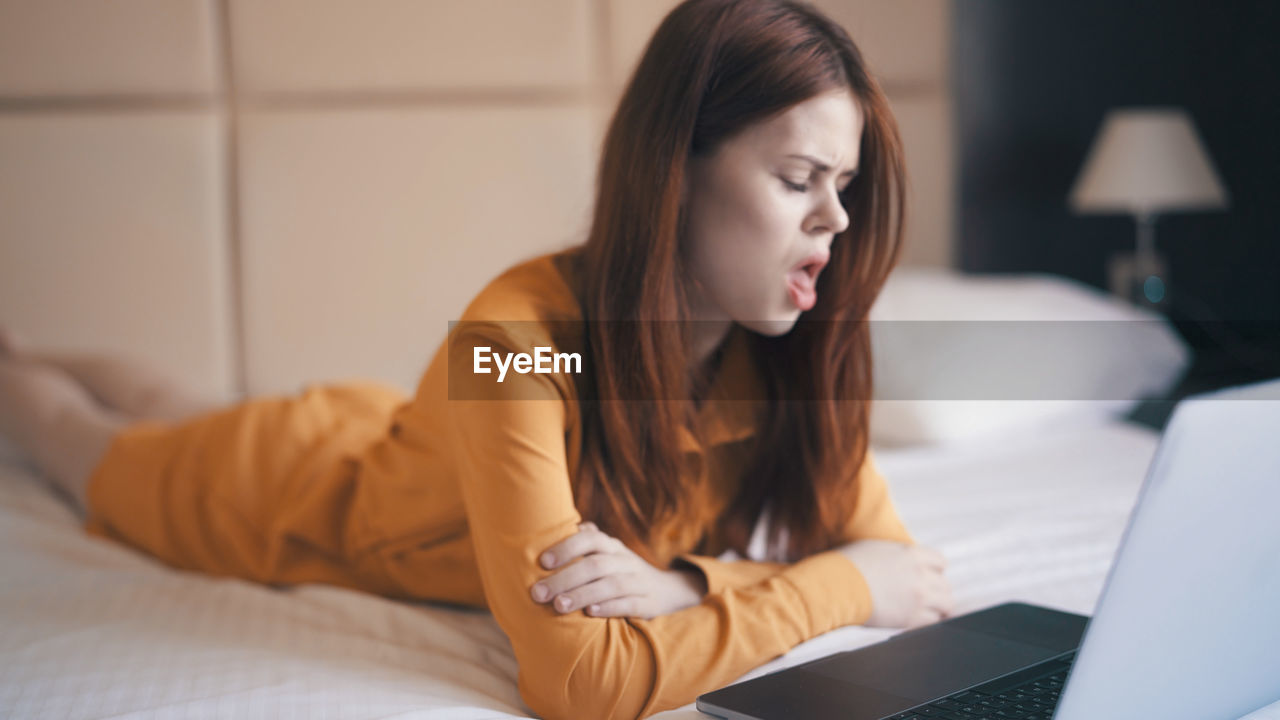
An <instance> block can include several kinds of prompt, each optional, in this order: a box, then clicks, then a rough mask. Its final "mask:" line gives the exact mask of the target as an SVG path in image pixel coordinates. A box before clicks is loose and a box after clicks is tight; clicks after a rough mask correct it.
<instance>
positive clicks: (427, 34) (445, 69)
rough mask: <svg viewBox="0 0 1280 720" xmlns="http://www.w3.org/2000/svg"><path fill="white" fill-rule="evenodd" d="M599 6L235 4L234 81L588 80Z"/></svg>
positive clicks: (338, 87) (238, 0)
mask: <svg viewBox="0 0 1280 720" xmlns="http://www.w3.org/2000/svg"><path fill="white" fill-rule="evenodd" d="M592 1H593V0H533V1H531V0H466V1H465V2H459V1H458V0H362V1H361V2H352V1H351V0H278V1H276V2H262V1H261V0H232V5H231V27H232V31H233V38H234V45H233V47H234V51H233V54H234V56H235V67H236V77H237V82H238V83H239V85H240V87H241V89H242V90H246V91H259V92H262V91H267V92H298V91H317V90H323V91H353V92H364V91H370V90H390V89H398V90H403V89H440V88H449V89H462V90H477V89H482V88H512V87H514V88H520V89H522V90H529V89H532V88H548V87H550V88H565V87H582V86H584V85H586V84H587V83H588V82H589V79H590V73H589V62H590V61H591V60H592V59H593V55H592V52H593V51H592V49H591V46H590V43H589V32H590V28H589V27H588V26H589V21H590V15H589V10H590V7H589V6H590V3H591V2H592Z"/></svg>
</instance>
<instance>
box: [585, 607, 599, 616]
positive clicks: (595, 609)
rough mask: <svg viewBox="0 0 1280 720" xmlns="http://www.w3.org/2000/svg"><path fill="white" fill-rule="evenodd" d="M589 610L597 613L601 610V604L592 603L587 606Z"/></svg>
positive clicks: (593, 613)
mask: <svg viewBox="0 0 1280 720" xmlns="http://www.w3.org/2000/svg"><path fill="white" fill-rule="evenodd" d="M587 612H590V613H591V614H592V615H595V614H596V613H598V612H600V606H599V605H592V606H591V607H589V608H587Z"/></svg>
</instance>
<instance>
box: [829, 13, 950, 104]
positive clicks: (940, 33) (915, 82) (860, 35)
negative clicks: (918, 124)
mask: <svg viewBox="0 0 1280 720" xmlns="http://www.w3.org/2000/svg"><path fill="white" fill-rule="evenodd" d="M814 4H815V5H817V6H818V7H820V8H822V10H823V11H824V12H826V13H827V14H828V15H830V16H831V18H832V19H833V20H835V21H836V22H838V23H840V24H841V25H842V26H844V28H845V30H847V31H848V32H849V37H851V38H853V42H854V43H855V44H857V46H858V49H859V50H861V51H862V57H863V58H864V59H865V60H866V61H867V64H868V65H870V66H871V72H872V73H873V74H874V75H875V76H876V78H877V79H879V80H880V83H881V84H882V85H884V86H885V89H886V90H893V89H894V86H910V87H912V88H913V89H914V88H921V87H922V86H923V88H930V89H934V90H937V91H941V92H945V91H946V88H947V57H948V55H949V51H948V44H949V40H948V38H949V33H948V30H947V28H948V25H949V23H950V0H817V1H816V2H815V3H814Z"/></svg>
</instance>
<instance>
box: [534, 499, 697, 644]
mask: <svg viewBox="0 0 1280 720" xmlns="http://www.w3.org/2000/svg"><path fill="white" fill-rule="evenodd" d="M575 558H581V559H580V560H578V561H577V562H574V563H571V562H570V561H572V560H573V559H575ZM539 562H540V564H541V566H542V567H543V568H546V569H555V570H556V572H555V573H553V574H552V575H550V576H548V577H545V578H543V579H542V580H539V581H538V582H537V583H535V584H534V586H533V587H532V588H530V594H532V595H533V599H534V600H535V601H537V602H540V603H546V602H550V603H551V607H553V608H555V609H556V611H557V612H560V613H570V612H573V611H575V610H583V611H584V612H585V613H586V614H587V615H590V616H592V617H638V618H644V619H646V620H649V619H652V618H655V617H658V616H660V615H667V614H669V613H673V612H676V611H677V610H683V609H685V608H687V607H692V606H694V605H697V604H698V603H700V602H702V596H703V595H704V594H705V593H706V587H705V584H706V583H705V581H704V580H703V579H702V574H701V573H700V572H698V571H696V570H663V569H661V568H656V567H654V566H653V565H650V564H649V563H648V562H647V561H646V560H645V559H644V558H642V557H640V556H639V555H636V554H635V553H634V552H632V551H631V549H630V548H628V547H627V546H626V545H624V544H623V543H622V541H620V540H618V539H617V538H614V537H611V536H609V535H606V534H605V533H604V532H602V531H601V530H600V529H598V528H597V527H596V526H595V524H594V523H590V522H584V523H582V524H580V525H579V526H578V532H577V533H575V534H573V535H571V536H569V537H568V538H565V539H564V540H562V541H560V542H559V543H556V544H555V545H552V546H551V547H550V548H547V550H546V551H545V552H543V553H542V555H541V557H540V558H539Z"/></svg>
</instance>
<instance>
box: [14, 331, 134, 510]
mask: <svg viewBox="0 0 1280 720" xmlns="http://www.w3.org/2000/svg"><path fill="white" fill-rule="evenodd" d="M128 422H129V419H128V418H125V417H123V416H121V415H120V414H119V413H116V412H114V411H112V410H110V409H109V408H104V407H102V406H101V405H99V404H98V403H97V401H95V400H94V399H93V397H92V396H91V395H90V394H89V393H88V392H86V391H85V389H84V387H82V386H81V385H80V383H78V382H76V380H75V379H73V378H72V377H70V376H69V375H67V374H65V373H63V372H61V371H60V370H58V369H57V368H54V367H51V366H48V365H44V364H42V363H39V362H35V361H32V360H27V359H23V358H15V357H12V356H8V357H6V356H3V355H0V433H3V434H4V436H5V437H6V438H8V439H9V440H10V441H12V442H13V443H15V444H16V445H17V446H18V447H19V448H20V449H21V450H23V451H24V452H25V453H26V455H27V456H28V457H29V458H31V460H32V461H33V462H34V463H35V465H36V468H37V469H38V470H39V471H40V472H41V473H43V474H44V475H45V476H46V477H48V478H49V479H50V480H52V481H53V482H54V484H55V485H56V486H57V487H58V488H59V489H60V490H62V491H63V492H64V493H65V494H66V495H67V496H68V497H69V499H71V500H72V501H73V502H74V503H75V506H76V510H77V511H78V512H79V513H80V514H81V516H83V515H84V511H85V489H86V486H87V484H88V481H89V476H90V474H91V473H92V472H93V470H94V468H95V467H97V464H98V462H99V460H100V459H101V458H102V455H103V453H105V452H106V450H107V447H108V446H109V445H110V443H111V439H112V437H113V436H114V435H115V433H116V432H117V431H119V430H120V429H121V428H122V427H123V426H124V425H126V424H128Z"/></svg>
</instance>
